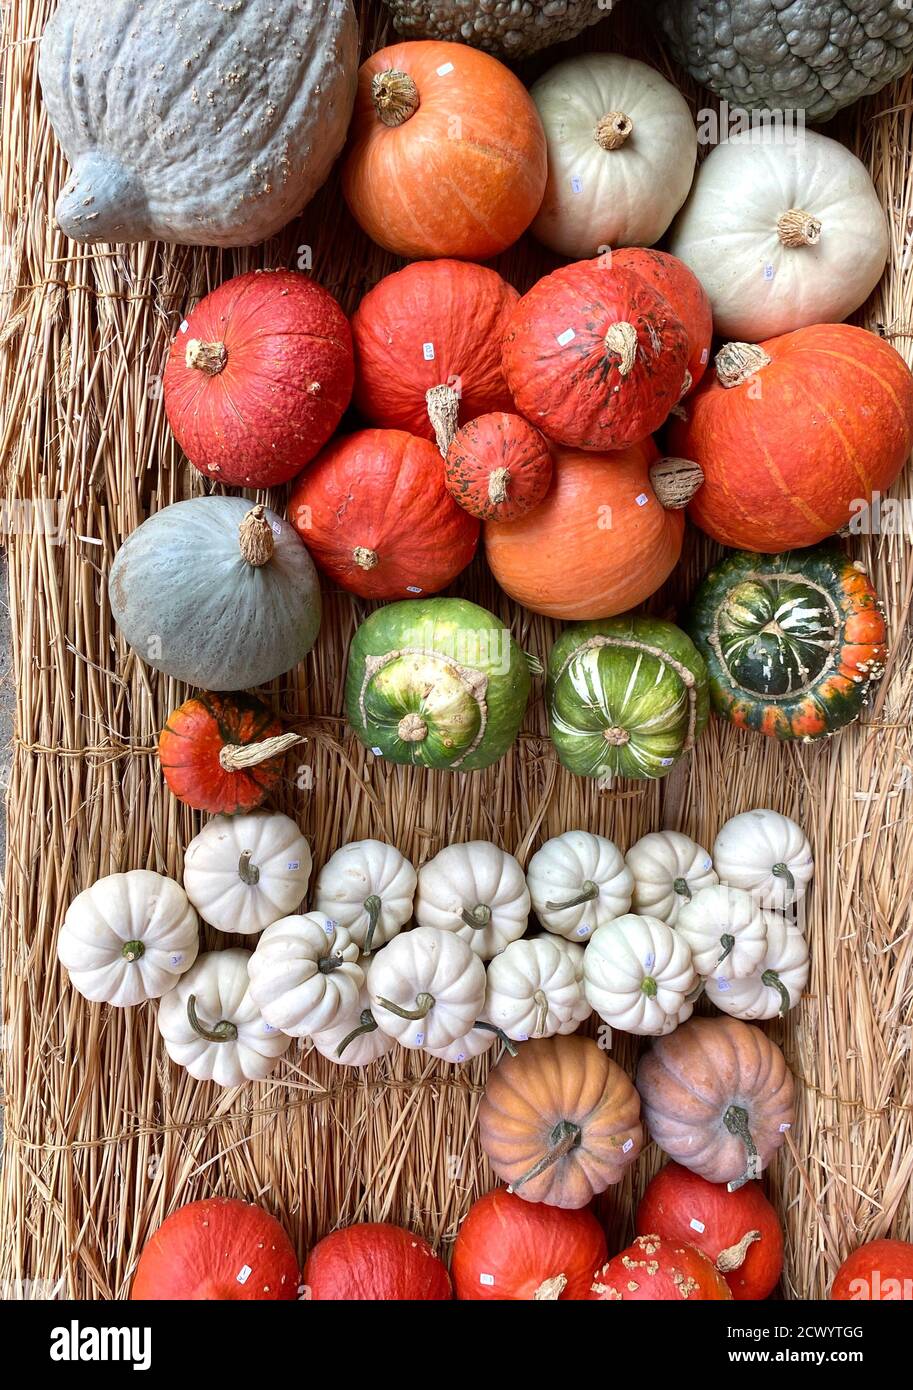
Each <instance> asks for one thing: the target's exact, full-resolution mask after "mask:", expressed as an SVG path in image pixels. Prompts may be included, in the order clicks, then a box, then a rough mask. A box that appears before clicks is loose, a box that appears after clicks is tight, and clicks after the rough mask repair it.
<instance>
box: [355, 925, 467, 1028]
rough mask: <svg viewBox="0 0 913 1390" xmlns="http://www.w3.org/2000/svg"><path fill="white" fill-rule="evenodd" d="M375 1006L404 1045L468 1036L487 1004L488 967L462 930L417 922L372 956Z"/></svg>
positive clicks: (370, 975)
mask: <svg viewBox="0 0 913 1390" xmlns="http://www.w3.org/2000/svg"><path fill="white" fill-rule="evenodd" d="M368 993H369V996H370V999H371V1012H372V1013H373V1014H374V1017H375V1018H376V1019H377V1022H378V1023H379V1024H380V1026H381V1028H383V1030H384V1031H385V1032H386V1033H389V1034H390V1035H391V1037H394V1038H395V1039H396V1041H397V1042H399V1043H402V1045H403V1047H411V1048H417V1047H424V1048H427V1049H429V1050H430V1049H432V1048H434V1049H438V1048H442V1047H447V1045H448V1044H449V1043H452V1042H454V1041H455V1040H456V1039H457V1038H461V1037H463V1035H464V1034H466V1033H468V1032H469V1030H470V1029H471V1028H472V1027H473V1026H474V1025H475V1022H476V1020H477V1019H478V1018H479V1017H480V1015H481V1013H482V1009H483V1007H484V1005H485V967H484V965H483V964H482V962H481V960H480V959H479V957H478V956H477V955H476V954H475V952H474V951H473V949H472V947H471V946H470V945H468V944H467V943H466V942H465V941H464V940H463V939H462V938H461V937H460V936H459V935H457V933H456V932H452V931H439V930H438V929H437V928H435V927H414V928H413V930H412V931H408V932H402V933H400V935H399V936H395V937H394V938H393V940H392V941H391V942H390V943H389V945H387V946H382V947H381V949H380V950H379V951H378V952H377V954H376V955H375V956H373V957H372V963H371V969H370V971H369V973H368Z"/></svg>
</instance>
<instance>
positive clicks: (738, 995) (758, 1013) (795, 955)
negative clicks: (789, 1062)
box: [706, 911, 809, 1023]
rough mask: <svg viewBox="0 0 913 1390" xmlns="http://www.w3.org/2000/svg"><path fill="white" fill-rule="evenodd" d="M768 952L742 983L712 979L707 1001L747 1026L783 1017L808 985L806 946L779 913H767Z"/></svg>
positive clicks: (722, 978)
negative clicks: (742, 1021)
mask: <svg viewBox="0 0 913 1390" xmlns="http://www.w3.org/2000/svg"><path fill="white" fill-rule="evenodd" d="M764 922H765V925H766V927H767V952H766V954H765V956H764V959H763V960H762V961H761V962H760V964H759V965H758V966H756V967H755V969H754V970H753V971H752V973H751V974H750V975H746V976H745V978H744V979H741V980H728V979H726V977H725V976H716V975H711V976H710V977H709V978H708V979H707V981H706V992H707V998H708V999H709V1000H710V1001H711V1003H713V1004H715V1005H716V1006H717V1008H718V1009H722V1010H723V1012H724V1013H727V1014H732V1015H733V1017H734V1018H741V1019H744V1020H745V1021H746V1022H748V1023H753V1022H756V1021H758V1020H760V1019H766V1018H777V1017H780V1018H782V1017H784V1016H785V1015H786V1014H787V1013H788V1012H789V1010H790V1009H794V1008H795V1007H796V1005H797V1004H798V1002H799V1000H800V999H801V998H802V991H803V990H804V989H805V986H806V985H807V984H808V970H809V960H808V942H807V941H806V939H805V936H804V935H803V933H802V932H801V931H800V930H799V928H798V927H797V926H795V925H794V924H793V923H792V922H790V921H788V920H787V918H786V917H784V916H783V914H782V913H781V912H771V911H766V912H765V913H764Z"/></svg>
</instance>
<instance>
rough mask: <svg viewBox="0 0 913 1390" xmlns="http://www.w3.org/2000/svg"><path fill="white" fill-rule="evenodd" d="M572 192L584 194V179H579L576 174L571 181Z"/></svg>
mask: <svg viewBox="0 0 913 1390" xmlns="http://www.w3.org/2000/svg"><path fill="white" fill-rule="evenodd" d="M571 192H572V193H582V192H583V180H582V179H579V178H578V177H577V175H576V174H575V175H574V177H573V178H572V179H571Z"/></svg>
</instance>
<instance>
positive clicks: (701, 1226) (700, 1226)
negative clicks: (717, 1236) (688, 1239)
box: [688, 1216, 705, 1236]
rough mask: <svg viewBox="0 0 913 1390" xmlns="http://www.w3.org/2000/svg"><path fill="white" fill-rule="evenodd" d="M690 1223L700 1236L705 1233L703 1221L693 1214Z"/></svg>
mask: <svg viewBox="0 0 913 1390" xmlns="http://www.w3.org/2000/svg"><path fill="white" fill-rule="evenodd" d="M688 1225H689V1226H690V1227H691V1229H692V1231H697V1233H698V1235H699V1236H702V1235H703V1234H704V1230H705V1226H704V1223H703V1221H698V1219H697V1217H696V1216H692V1218H691V1220H690V1221H689V1222H688Z"/></svg>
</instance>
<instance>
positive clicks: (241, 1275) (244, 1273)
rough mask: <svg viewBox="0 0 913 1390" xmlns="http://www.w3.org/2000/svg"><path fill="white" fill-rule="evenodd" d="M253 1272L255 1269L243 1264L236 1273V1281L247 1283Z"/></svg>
mask: <svg viewBox="0 0 913 1390" xmlns="http://www.w3.org/2000/svg"><path fill="white" fill-rule="evenodd" d="M253 1272H254V1271H253V1270H252V1269H251V1267H250V1265H242V1266H241V1268H240V1269H239V1270H238V1272H237V1274H236V1275H235V1281H236V1283H238V1284H246V1283H247V1281H248V1279H249V1278H250V1276H251V1275H252V1274H253Z"/></svg>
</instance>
